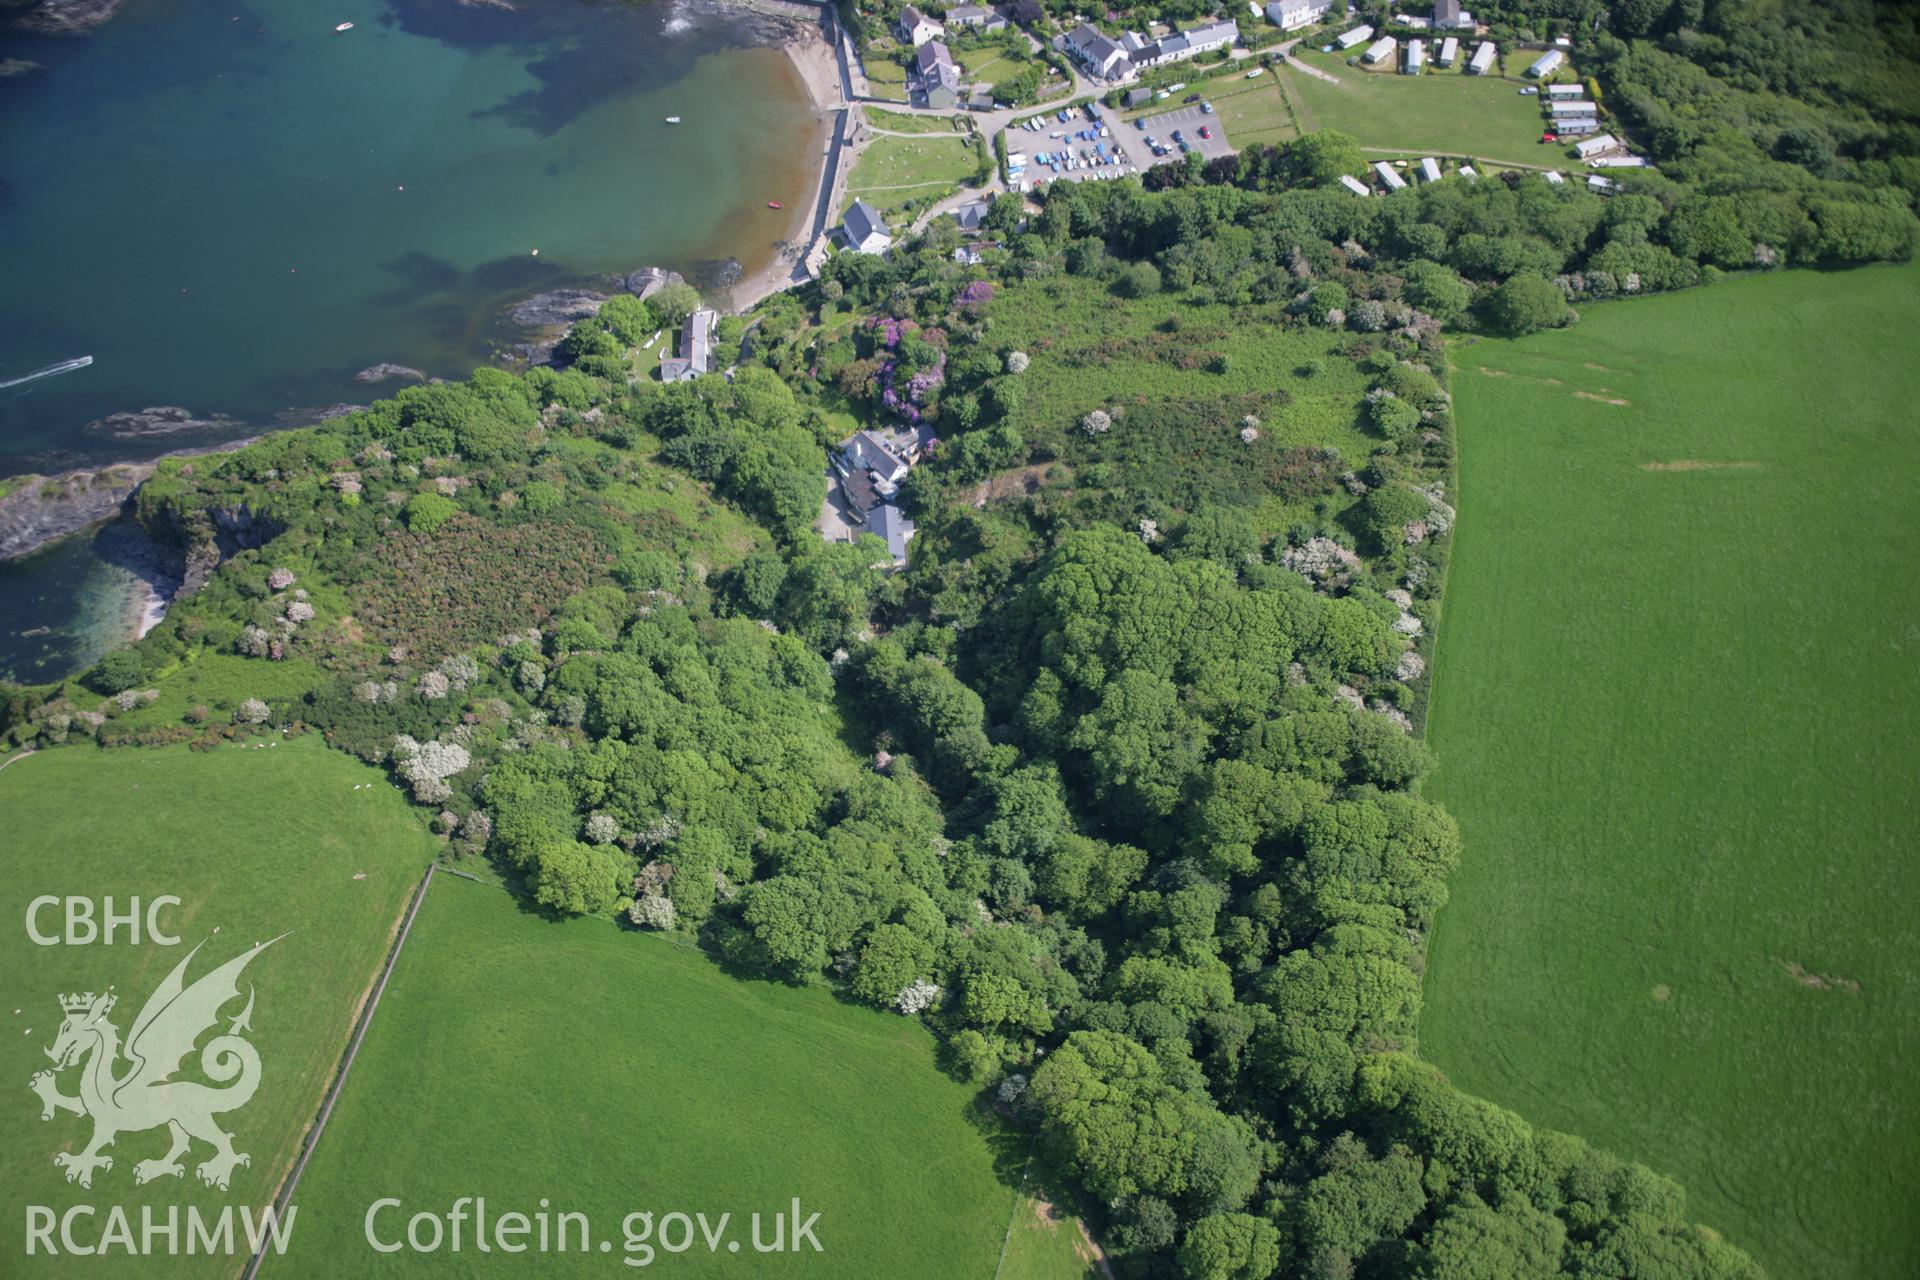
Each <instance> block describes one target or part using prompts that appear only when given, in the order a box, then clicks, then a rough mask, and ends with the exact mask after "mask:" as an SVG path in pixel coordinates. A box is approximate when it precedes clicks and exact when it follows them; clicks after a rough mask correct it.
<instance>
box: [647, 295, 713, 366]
mask: <svg viewBox="0 0 1920 1280" xmlns="http://www.w3.org/2000/svg"><path fill="white" fill-rule="evenodd" d="M719 319H720V316H719V313H718V312H715V311H712V310H710V309H708V308H706V307H702V308H700V309H699V310H698V311H695V312H694V313H693V314H692V315H690V316H688V317H687V323H686V325H685V326H684V327H683V328H682V329H681V330H680V354H679V355H678V356H675V357H673V358H672V359H668V360H662V361H661V362H660V381H662V382H691V381H693V380H694V379H695V378H697V377H699V376H700V375H701V374H703V373H712V372H713V327H714V325H715V324H717V323H718V322H719Z"/></svg>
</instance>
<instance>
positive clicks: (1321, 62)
mask: <svg viewBox="0 0 1920 1280" xmlns="http://www.w3.org/2000/svg"><path fill="white" fill-rule="evenodd" d="M1296 52H1297V54H1298V56H1299V58H1300V61H1301V62H1302V63H1304V64H1306V65H1307V66H1310V67H1313V68H1315V69H1317V70H1320V71H1324V72H1326V73H1327V74H1329V75H1332V76H1335V77H1337V78H1338V79H1339V81H1340V83H1339V84H1328V83H1327V82H1326V81H1325V80H1321V79H1319V78H1318V77H1315V76H1310V75H1305V74H1303V73H1301V72H1299V71H1296V70H1294V69H1293V68H1291V67H1280V68H1277V69H1276V70H1275V72H1274V74H1275V75H1278V76H1280V77H1281V78H1282V79H1284V80H1285V82H1286V91H1287V93H1289V94H1290V95H1292V98H1293V103H1294V106H1295V107H1296V108H1297V109H1298V111H1299V113H1300V128H1301V129H1302V130H1304V131H1306V132H1308V133H1314V132H1317V131H1319V130H1322V129H1338V130H1340V131H1341V132H1342V133H1347V134H1351V135H1352V136H1353V137H1354V138H1356V139H1358V140H1359V143H1360V145H1361V146H1362V147H1365V148H1368V149H1371V150H1375V151H1381V152H1387V151H1390V152H1393V153H1394V154H1397V155H1419V154H1432V153H1435V152H1444V153H1451V154H1456V155H1469V156H1478V157H1481V158H1484V159H1487V160H1498V161H1504V162H1505V163H1508V164H1522V165H1528V164H1531V165H1554V164H1559V163H1561V154H1560V152H1559V151H1557V150H1554V151H1552V154H1550V155H1549V154H1546V153H1547V152H1548V150H1549V149H1548V148H1545V147H1540V146H1538V145H1537V143H1538V139H1539V137H1540V131H1541V127H1542V121H1541V117H1540V100H1539V99H1538V98H1535V97H1530V96H1522V95H1521V93H1520V85H1519V84H1518V83H1517V82H1516V81H1512V80H1503V79H1498V78H1496V77H1492V76H1470V75H1467V74H1466V73H1465V72H1464V71H1461V70H1459V69H1458V68H1459V67H1460V66H1464V65H1465V61H1466V56H1467V52H1466V51H1465V50H1463V51H1462V54H1461V60H1460V62H1459V63H1457V64H1456V66H1455V69H1453V70H1447V71H1437V70H1430V71H1429V72H1428V73H1427V74H1425V75H1419V76H1403V75H1397V74H1394V73H1393V72H1390V71H1363V70H1361V69H1360V68H1358V67H1349V66H1347V65H1346V59H1345V56H1344V55H1335V54H1325V53H1321V52H1319V51H1318V50H1317V49H1307V48H1302V49H1300V50H1297V51H1296ZM1263 78H1264V77H1263ZM1216 105H1218V104H1217V103H1216ZM1227 125H1228V129H1229V130H1230V131H1232V130H1233V129H1234V124H1233V121H1232V119H1231V118H1229V119H1228V122H1227ZM1230 136H1234V137H1238V136H1239V135H1238V133H1237V132H1233V133H1231V135H1230ZM1536 151H1538V152H1540V153H1541V154H1539V155H1536V154H1535V152H1536Z"/></svg>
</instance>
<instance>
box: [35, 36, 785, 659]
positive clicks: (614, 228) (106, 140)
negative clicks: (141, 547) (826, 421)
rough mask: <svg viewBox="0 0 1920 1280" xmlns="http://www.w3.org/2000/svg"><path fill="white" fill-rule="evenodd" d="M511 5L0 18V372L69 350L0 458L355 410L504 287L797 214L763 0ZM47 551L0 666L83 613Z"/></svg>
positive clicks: (447, 356)
mask: <svg viewBox="0 0 1920 1280" xmlns="http://www.w3.org/2000/svg"><path fill="white" fill-rule="evenodd" d="M514 3H515V6H516V8H515V9H513V10H502V9H496V8H490V7H472V6H467V5H462V4H460V3H458V2H457V0H327V3H324V4H321V3H317V2H316V0H224V2H222V0H130V2H129V3H128V4H127V5H125V7H124V8H123V9H122V10H121V12H120V14H119V16H118V17H116V18H115V19H113V21H111V22H109V23H108V24H107V25H106V26H104V27H102V28H100V29H99V30H98V31H96V32H95V33H94V34H92V35H89V36H86V37H81V38H77V39H59V40H54V39H46V38H39V37H31V36H26V35H23V34H20V33H10V34H4V35H0V57H14V58H25V59H29V60H31V61H34V62H38V63H41V64H43V66H44V68H45V69H44V70H43V71H40V72H36V73H34V74H31V75H28V76H23V77H17V78H12V79H5V80H0V246H4V248H3V249H0V382H4V381H6V380H7V379H9V378H12V377H17V376H19V375H21V374H24V373H27V372H29V371H31V370H34V369H37V368H40V367H42V366H45V365H48V364H51V363H53V362H55V361H60V360H67V359H70V358H73V357H76V356H80V355H91V356H92V357H93V358H94V362H93V364H92V365H91V366H90V367H87V368H84V369H79V370H76V371H74V372H71V373H66V374H62V375H60V376H57V377H52V378H46V379H42V380H40V381H36V382H33V383H29V384H26V385H24V386H19V387H14V388H10V389H6V390H0V475H4V474H9V473H17V472H20V471H26V470H34V471H43V472H45V471H52V470H57V469H61V468H64V467H69V466H74V465H80V464H84V463H89V462H98V461H104V460H109V459H115V458H137V457H142V456H151V455H152V454H153V453H155V452H158V451H160V450H162V449H165V448H169V447H177V446H179V445H186V444H200V443H205V442H207V437H206V436H204V435H203V436H193V437H185V438H174V439H169V440H164V441H157V442H156V441H129V440H117V439H114V438H112V437H110V436H106V435H104V434H102V433H101V432H99V431H98V430H89V429H88V426H87V424H88V423H90V422H93V421H95V420H97V419H99V418H102V417H103V416H105V415H107V414H110V413H114V412H119V411H123V410H130V409H137V408H140V407H143V406H148V405H179V406H183V407H185V408H187V409H189V410H191V411H192V412H193V414H194V415H195V416H196V417H199V418H211V417H212V416H214V415H224V416H225V417H227V418H230V419H232V420H233V425H232V426H231V427H228V428H225V429H224V431H225V432H226V433H227V434H231V435H240V434H246V433H248V432H249V431H255V430H259V429H261V428H262V427H265V426H271V425H273V424H274V422H275V421H276V418H277V415H279V414H281V413H283V412H285V411H287V410H290V409H299V408H305V407H314V406H323V405H328V404H333V403H337V402H354V403H365V402H366V401H367V400H368V399H370V398H372V397H374V396H376V395H378V394H380V392H381V390H382V388H369V387H367V386H365V385H364V384H358V383H355V382H354V381H353V377H352V375H353V374H354V373H355V372H356V371H358V370H360V369H362V368H364V367H366V366H368V365H371V364H374V363H378V362H381V361H392V362H395V363H398V364H403V365H410V366H414V367H417V368H420V369H423V370H425V371H427V372H428V373H430V374H434V375H438V376H446V377H458V376H461V375H462V374H464V373H465V372H466V371H467V370H469V369H471V368H472V367H473V366H474V365H476V364H478V363H481V362H483V361H484V360H485V359H486V358H487V356H488V355H489V353H490V352H492V351H494V350H496V349H498V348H499V347H501V346H502V345H504V344H506V343H508V342H511V341H513V340H515V339H516V338H520V337H523V336H525V335H523V334H520V333H518V332H516V331H513V330H511V329H509V328H508V327H507V326H505V324H504V323H503V321H502V320H501V316H500V313H501V309H502V307H503V306H505V305H506V304H507V303H509V302H511V301H513V300H515V299H517V298H520V297H524V296H526V295H527V294H530V293H533V292H537V291H539V290H542V289H547V288H552V287H556V286H560V285H566V284H578V283H582V282H583V281H587V280H590V279H592V278H594V277H598V276H603V275H604V274H605V273H609V272H626V271H630V270H632V269H634V268H637V267H640V266H646V265H662V266H667V267H673V268H676V269H681V270H685V271H690V272H691V271H693V270H695V269H696V268H697V266H698V264H700V263H701V262H703V261H708V260H713V259H724V258H737V259H739V260H740V261H741V262H742V263H743V264H744V265H745V266H746V267H747V269H749V270H751V269H753V268H754V267H755V266H757V265H759V264H760V263H762V262H764V261H765V260H766V259H767V258H768V257H769V256H770V254H771V252H772V246H773V244H774V242H775V241H777V240H780V239H782V238H784V237H786V236H788V235H789V234H791V233H792V232H793V230H794V228H793V226H792V221H791V220H792V219H794V218H795V217H796V216H797V214H796V211H800V210H804V209H805V207H806V206H807V204H808V197H809V196H810V195H811V194H812V184H813V183H814V182H815V180H816V179H815V168H814V158H815V155H816V153H817V148H816V145H815V141H814V139H815V137H816V129H817V120H816V117H815V115H814V113H813V111H812V109H811V106H810V104H809V103H808V101H807V98H806V93H805V88H804V86H803V85H802V84H801V82H800V80H799V77H798V75H797V74H796V73H795V72H794V70H793V68H792V67H791V65H790V64H789V63H788V61H787V60H786V58H785V57H784V55H782V54H781V53H780V52H779V51H778V50H777V49H774V48H769V47H764V42H765V40H766V38H767V34H766V33H765V32H764V31H760V30H755V29H754V28H753V27H752V26H751V25H749V24H752V23H755V22H758V21H760V20H758V19H755V18H754V17H753V16H752V15H751V14H748V13H745V12H744V11H739V10H734V11H732V12H731V13H730V12H729V11H728V10H726V9H725V8H721V7H713V8H702V7H699V6H698V5H694V4H689V3H688V0H671V2H669V0H654V2H650V3H631V4H630V3H619V2H617V0H616V2H612V3H608V2H604V0H603V2H601V3H593V4H588V3H582V2H581V0H514ZM348 21H350V22H352V23H354V24H355V26H354V29H353V30H351V31H349V32H346V33H343V34H336V33H335V31H334V26H335V24H337V23H340V22H348ZM669 115H677V116H680V117H682V118H683V120H684V123H683V124H681V125H679V126H677V127H670V126H667V125H666V124H665V123H664V118H665V117H666V116H669ZM770 199H773V200H781V201H783V202H784V203H785V204H786V206H787V209H786V211H785V212H776V211H774V210H770V209H768V208H767V207H766V204H767V201H768V200H770ZM535 249H538V250H539V253H538V255H537V256H536V255H535V254H534V252H533V251H534V250H535ZM395 385H397V384H385V387H384V389H385V390H386V391H387V392H389V393H390V392H391V390H392V389H393V388H394V386H395ZM69 561H75V557H74V553H71V552H69V553H67V554H65V555H63V556H59V557H51V558H42V559H40V560H37V561H35V562H31V563H28V564H24V565H13V566H6V567H3V568H0V619H4V625H3V626H0V630H3V631H4V632H5V634H4V635H0V676H4V675H8V674H12V673H13V672H14V669H15V664H16V662H18V661H19V660H21V659H23V658H25V657H26V656H27V654H26V651H25V648H23V646H22V645H21V644H20V643H19V633H20V632H21V631H23V630H27V629H31V628H34V627H37V626H41V625H51V626H53V627H54V628H55V630H56V632H60V631H62V629H63V628H66V627H69V626H70V625H71V624H72V622H73V620H74V616H75V615H76V614H79V613H83V612H85V605H84V604H83V602H82V601H81V600H80V596H81V595H83V594H85V592H86V591H87V590H89V588H87V587H86V586H85V583H86V582H87V581H90V580H91V579H93V578H95V577H98V575H93V574H89V573H79V572H77V564H78V562H77V561H75V562H74V563H69ZM56 563H57V565H58V569H59V573H60V575H61V576H60V578H59V580H55V581H49V580H48V579H49V574H50V573H52V572H53V571H54V568H55V565H56ZM47 642H48V638H47V637H40V638H38V640H37V642H36V643H35V645H34V646H32V647H33V648H34V649H35V651H36V652H37V654H38V658H37V661H38V663H39V664H41V665H39V666H38V670H37V671H36V672H35V674H38V675H40V676H41V678H45V673H46V672H47V671H48V670H50V669H51V666H57V665H58V655H57V654H56V655H52V656H49V655H48V654H47V653H46V652H45V649H46V647H47ZM47 664H51V665H47ZM20 674H23V675H24V674H26V673H25V672H20Z"/></svg>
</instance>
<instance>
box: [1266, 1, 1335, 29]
mask: <svg viewBox="0 0 1920 1280" xmlns="http://www.w3.org/2000/svg"><path fill="white" fill-rule="evenodd" d="M1332 10H1333V0H1271V3H1269V4H1268V5H1267V21H1268V22H1271V23H1272V24H1273V25H1274V26H1276V27H1278V28H1280V29H1281V30H1282V31H1296V30H1298V29H1299V28H1301V27H1310V26H1312V25H1313V24H1314V23H1316V22H1318V21H1320V20H1321V19H1322V18H1324V17H1326V16H1327V14H1328V13H1330V12H1332Z"/></svg>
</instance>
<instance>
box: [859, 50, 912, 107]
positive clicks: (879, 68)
mask: <svg viewBox="0 0 1920 1280" xmlns="http://www.w3.org/2000/svg"><path fill="white" fill-rule="evenodd" d="M891 50H892V45H891V44H889V45H887V46H885V47H884V48H881V47H878V46H873V45H869V46H868V47H867V51H866V54H865V56H863V57H862V58H861V59H860V65H861V67H862V68H863V69H864V70H865V71H866V73H867V87H868V88H869V89H870V90H872V92H873V96H874V97H876V98H885V99H887V100H888V101H890V102H905V101H906V100H907V69H906V68H905V67H903V66H901V65H900V64H899V63H897V62H895V61H893V60H892V59H891V58H889V57H888V56H887V54H888V53H889V52H890V51H891Z"/></svg>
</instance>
